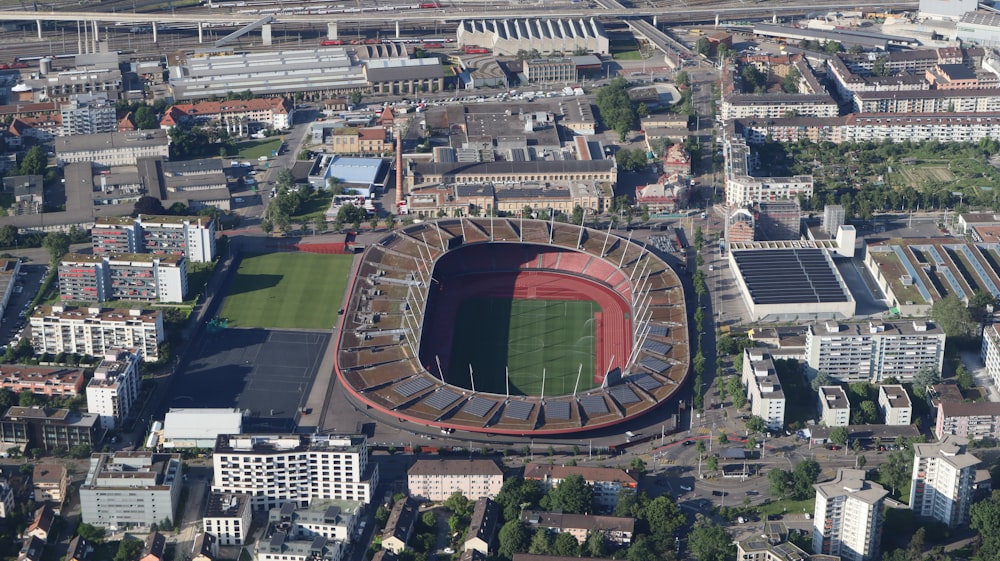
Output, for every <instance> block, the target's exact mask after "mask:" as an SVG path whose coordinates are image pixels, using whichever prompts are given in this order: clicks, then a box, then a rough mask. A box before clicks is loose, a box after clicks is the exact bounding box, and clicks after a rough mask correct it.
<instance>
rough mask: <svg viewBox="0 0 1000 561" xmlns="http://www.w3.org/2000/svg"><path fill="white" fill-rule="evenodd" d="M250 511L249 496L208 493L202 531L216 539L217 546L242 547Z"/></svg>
mask: <svg viewBox="0 0 1000 561" xmlns="http://www.w3.org/2000/svg"><path fill="white" fill-rule="evenodd" d="M289 504H291V503H289ZM251 511H252V509H251V508H250V495H245V494H242V493H210V494H209V495H208V504H207V506H206V507H205V516H204V517H203V518H202V520H201V527H202V531H203V532H205V533H208V534H212V535H213V536H215V537H217V538H218V539H219V545H243V543H244V540H246V538H247V537H249V533H248V532H249V531H250V522H251V520H252V516H253V514H252V512H251Z"/></svg>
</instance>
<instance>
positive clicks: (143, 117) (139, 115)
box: [133, 105, 160, 130]
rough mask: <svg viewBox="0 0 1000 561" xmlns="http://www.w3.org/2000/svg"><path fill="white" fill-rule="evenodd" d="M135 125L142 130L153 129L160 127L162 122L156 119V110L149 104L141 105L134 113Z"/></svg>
mask: <svg viewBox="0 0 1000 561" xmlns="http://www.w3.org/2000/svg"><path fill="white" fill-rule="evenodd" d="M133 118H134V119H135V127H136V128H137V129H142V130H152V129H158V128H160V122H159V121H157V120H156V112H155V111H153V108H152V107H150V106H148V105H140V106H139V108H138V109H136V110H135V113H134V114H133Z"/></svg>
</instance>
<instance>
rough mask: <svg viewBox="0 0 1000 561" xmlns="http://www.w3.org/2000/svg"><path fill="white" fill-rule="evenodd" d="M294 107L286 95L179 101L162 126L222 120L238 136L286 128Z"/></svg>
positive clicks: (211, 122) (202, 123)
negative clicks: (192, 101) (195, 101)
mask: <svg viewBox="0 0 1000 561" xmlns="http://www.w3.org/2000/svg"><path fill="white" fill-rule="evenodd" d="M292 107H293V105H292V102H291V101H289V100H287V99H285V98H283V97H261V98H254V99H232V100H224V101H200V102H197V103H178V104H176V105H172V106H170V108H169V109H167V111H166V112H165V113H164V115H163V118H162V119H160V128H161V129H163V130H170V129H172V128H174V127H175V126H177V125H185V126H191V125H207V124H215V123H220V124H222V125H223V126H225V128H226V131H227V132H229V134H231V135H235V136H245V135H247V134H250V133H252V132H256V131H258V130H261V129H278V130H284V129H287V128H288V127H289V126H290V125H291V123H292V114H293V109H292Z"/></svg>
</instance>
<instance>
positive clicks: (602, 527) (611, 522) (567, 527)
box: [521, 510, 635, 547]
mask: <svg viewBox="0 0 1000 561" xmlns="http://www.w3.org/2000/svg"><path fill="white" fill-rule="evenodd" d="M521 522H523V523H525V524H527V525H528V526H530V527H532V528H544V529H546V530H549V531H551V532H553V533H556V534H569V535H571V536H573V537H574V538H576V541H577V542H578V543H579V544H580V545H583V544H584V543H586V541H587V536H588V535H589V534H590V533H591V532H600V533H602V534H604V539H605V541H606V542H607V543H610V544H613V545H614V546H616V547H621V546H628V545H629V544H631V543H632V535H633V534H634V533H635V519H634V518H623V517H619V516H596V515H591V514H563V513H561V512H542V511H540V510H525V511H523V512H522V513H521Z"/></svg>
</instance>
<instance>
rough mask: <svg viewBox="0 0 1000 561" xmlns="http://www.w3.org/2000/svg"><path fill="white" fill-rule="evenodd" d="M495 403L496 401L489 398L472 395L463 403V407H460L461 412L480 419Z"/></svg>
mask: <svg viewBox="0 0 1000 561" xmlns="http://www.w3.org/2000/svg"><path fill="white" fill-rule="evenodd" d="M495 404H496V402H495V401H493V400H491V399H485V398H482V397H479V396H474V397H473V398H472V399H470V400H469V402H468V403H466V404H465V407H463V408H462V412H463V413H468V414H469V415H472V416H473V417H479V418H480V419H482V418H483V417H485V416H486V414H487V413H489V412H490V409H492V408H493V406H494V405H495Z"/></svg>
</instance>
